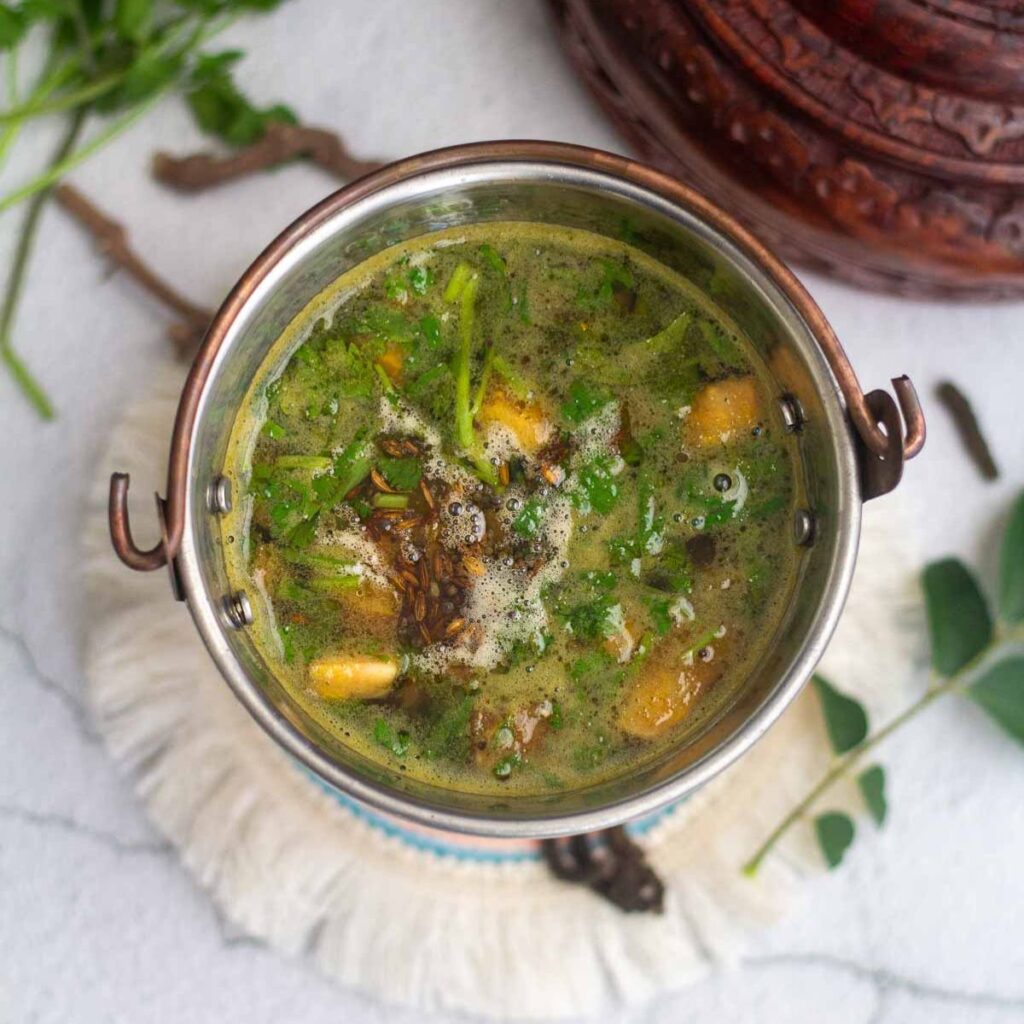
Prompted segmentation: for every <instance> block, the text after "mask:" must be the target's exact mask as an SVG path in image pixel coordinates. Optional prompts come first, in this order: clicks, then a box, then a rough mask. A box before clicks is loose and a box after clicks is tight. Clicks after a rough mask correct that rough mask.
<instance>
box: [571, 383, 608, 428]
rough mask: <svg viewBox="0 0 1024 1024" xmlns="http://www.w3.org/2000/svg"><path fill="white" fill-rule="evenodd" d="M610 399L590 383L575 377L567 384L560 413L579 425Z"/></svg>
mask: <svg viewBox="0 0 1024 1024" xmlns="http://www.w3.org/2000/svg"><path fill="white" fill-rule="evenodd" d="M610 401H611V396H610V395H608V394H606V393H605V392H603V391H602V390H601V389H599V388H597V387H595V386H594V385H592V384H587V383H586V382H585V381H582V380H579V379H577V380H574V381H573V382H572V384H570V385H569V394H568V397H567V398H566V400H565V402H563V403H562V415H563V416H564V417H565V418H566V419H567V420H568V421H569V422H570V423H572V424H574V425H576V426H579V424H581V423H582V422H583V421H584V420H587V419H590V417H591V416H593V415H594V413H596V412H597V411H598V410H599V409H603V408H604V407H605V406H606V405H607V404H608V403H609V402H610Z"/></svg>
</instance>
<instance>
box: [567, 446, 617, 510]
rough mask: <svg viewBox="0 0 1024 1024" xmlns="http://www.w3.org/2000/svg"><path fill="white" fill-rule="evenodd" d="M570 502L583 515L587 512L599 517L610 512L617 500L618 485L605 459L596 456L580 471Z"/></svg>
mask: <svg viewBox="0 0 1024 1024" xmlns="http://www.w3.org/2000/svg"><path fill="white" fill-rule="evenodd" d="M571 500H572V503H573V505H575V506H576V508H577V509H578V510H579V511H580V512H582V513H583V514H584V515H586V514H587V513H588V512H597V513H599V514H600V515H607V514H608V513H609V512H611V510H612V509H613V508H614V507H615V503H616V502H617V501H618V500H619V485H618V483H616V480H615V477H614V476H613V475H612V471H611V468H610V467H609V465H608V460H607V459H604V458H602V457H601V456H598V457H597V458H596V459H592V460H591V461H590V462H588V463H587V464H586V465H585V466H583V467H582V468H581V469H580V471H579V473H578V474H577V476H576V489H575V490H574V491H573V492H572V495H571Z"/></svg>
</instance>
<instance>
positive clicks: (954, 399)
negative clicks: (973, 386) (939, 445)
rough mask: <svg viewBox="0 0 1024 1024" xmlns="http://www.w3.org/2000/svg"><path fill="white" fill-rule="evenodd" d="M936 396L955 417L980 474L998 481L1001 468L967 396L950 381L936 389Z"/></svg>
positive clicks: (958, 429)
mask: <svg viewBox="0 0 1024 1024" xmlns="http://www.w3.org/2000/svg"><path fill="white" fill-rule="evenodd" d="M935 394H936V396H937V397H938V399H939V401H940V402H942V404H943V405H944V406H945V407H946V409H947V410H949V414H950V416H952V417H953V422H954V423H955V424H956V430H957V433H958V434H959V435H960V440H961V441H962V442H963V445H964V448H966V449H967V454H968V455H969V456H970V457H971V461H972V462H973V463H974V465H975V466H976V467H977V468H978V472H979V473H981V475H982V476H983V477H984V478H985V479H986V480H995V479H997V478H998V477H999V467H998V466H997V465H996V461H995V459H994V458H993V457H992V451H991V449H990V448H989V446H988V441H986V440H985V435H984V434H983V433H982V432H981V426H980V424H979V423H978V417H977V416H975V415H974V410H973V409H972V408H971V403H970V402H969V401H968V399H967V396H966V395H965V394H964V393H963V392H962V391H961V390H960V389H959V388H958V387H957V386H956V385H955V384H954V383H953V382H952V381H949V380H946V381H943V382H942V383H941V384H940V385H939V386H938V387H937V388H936V389H935Z"/></svg>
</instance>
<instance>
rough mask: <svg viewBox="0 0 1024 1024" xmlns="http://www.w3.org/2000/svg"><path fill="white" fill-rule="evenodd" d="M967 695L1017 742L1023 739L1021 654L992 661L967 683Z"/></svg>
mask: <svg viewBox="0 0 1024 1024" xmlns="http://www.w3.org/2000/svg"><path fill="white" fill-rule="evenodd" d="M967 695H968V696H969V697H970V698H971V700H973V701H974V702H975V703H977V704H978V705H980V706H981V707H982V708H984V709H985V710H986V711H987V712H988V713H989V714H990V715H991V716H992V718H993V719H995V721H996V722H997V723H998V724H999V725H1001V726H1002V727H1003V728H1004V729H1005V730H1006V731H1007V732H1008V733H1009V734H1010V735H1011V736H1012V737H1013V738H1014V739H1015V740H1017V742H1018V743H1024V657H1021V656H1020V655H1015V656H1013V657H1009V658H1004V659H1002V660H1001V661H998V662H996V663H995V664H994V665H992V666H991V667H990V668H989V669H988V670H987V671H986V672H985V673H984V674H983V675H982V676H981V678H980V679H978V680H977V681H976V682H974V683H972V684H971V686H970V687H968V690H967Z"/></svg>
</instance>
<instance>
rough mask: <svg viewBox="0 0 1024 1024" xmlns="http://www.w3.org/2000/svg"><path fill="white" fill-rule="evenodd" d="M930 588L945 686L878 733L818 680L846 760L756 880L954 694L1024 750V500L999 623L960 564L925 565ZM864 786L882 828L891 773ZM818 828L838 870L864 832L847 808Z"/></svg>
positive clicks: (1015, 520) (751, 870)
mask: <svg viewBox="0 0 1024 1024" xmlns="http://www.w3.org/2000/svg"><path fill="white" fill-rule="evenodd" d="M921 582H922V587H923V589H924V596H925V606H926V609H927V613H928V615H927V617H928V633H929V639H930V642H931V661H932V669H933V671H934V673H935V680H934V681H933V682H932V684H931V685H930V686H929V687H928V688H927V689H926V690H925V692H924V693H923V694H922V695H921V696H920V697H919V698H918V699H917V700H916V701H914V702H913V703H912V704H911V705H910V706H909V707H907V708H906V709H905V710H904V711H902V712H901V713H900V714H898V715H897V716H896V717H895V718H894V719H892V721H890V722H889V723H888V724H886V725H884V726H883V727H882V728H881V729H878V730H877V731H876V732H874V733H871V734H870V735H868V719H867V714H866V712H865V711H864V708H863V707H862V706H861V704H860V703H859V702H858V701H855V700H854V699H853V698H851V697H849V696H846V695H844V694H842V693H840V692H839V691H838V690H836V689H835V688H834V687H833V686H832V685H831V684H830V683H828V682H827V681H826V680H824V679H823V678H821V677H820V676H815V679H814V685H815V688H816V690H817V691H818V695H819V697H820V698H821V703H822V711H823V713H824V716H825V725H826V728H827V731H828V735H829V740H830V742H831V744H832V749H833V751H834V752H835V753H836V754H837V755H838V759H837V760H836V761H835V762H834V763H833V764H832V766H831V768H829V770H828V771H827V772H825V774H824V775H823V776H822V777H821V779H820V780H819V781H818V782H817V783H816V784H815V785H814V786H812V787H811V789H810V790H809V791H808V793H807V795H806V796H805V797H804V798H803V799H802V800H801V801H800V802H799V803H798V804H797V805H796V806H795V807H794V808H793V809H792V810H791V811H790V812H789V813H788V814H787V815H786V816H785V817H784V818H783V819H782V821H780V822H779V824H778V825H777V826H776V827H775V828H774V829H773V830H772V831H771V833H770V834H769V835H768V837H767V838H766V839H765V841H764V842H763V843H762V844H761V846H760V847H759V849H758V850H757V851H756V852H755V854H754V855H753V856H752V857H751V858H750V860H749V861H747V863H746V864H745V865H744V868H743V871H744V873H745V874H747V875H754V874H756V872H757V870H758V868H759V867H760V866H761V863H762V862H763V861H764V859H765V857H766V856H767V855H768V854H769V853H770V852H771V850H772V849H773V848H774V846H775V844H776V843H777V842H778V841H779V840H780V839H781V838H782V837H783V836H784V835H785V834H786V833H787V832H788V831H789V830H790V828H792V827H793V826H794V825H795V824H796V823H797V822H798V821H800V820H802V819H803V818H804V816H805V815H806V814H807V812H808V811H809V810H810V809H811V808H812V807H813V806H814V804H815V803H816V802H817V801H818V799H819V798H820V797H821V796H823V795H824V793H825V792H826V791H827V790H829V789H830V788H831V787H832V785H833V784H834V783H835V782H837V781H839V779H841V778H845V777H847V776H848V775H849V774H850V772H851V771H852V769H853V768H854V767H855V766H856V765H858V764H860V763H861V762H862V761H863V760H864V758H865V756H866V755H867V754H868V753H870V752H871V751H873V750H874V749H875V748H876V747H878V746H879V745H880V744H881V743H882V742H883V741H884V740H886V739H888V738H889V737H890V736H891V735H892V734H893V733H895V732H896V731H898V730H899V729H900V728H902V727H903V726H904V725H906V724H907V723H908V722H910V721H912V720H914V719H915V718H917V717H918V715H919V714H920V713H921V712H922V711H924V710H925V708H927V707H929V706H930V705H932V704H934V703H935V701H937V700H938V699H939V698H941V697H945V696H946V695H947V694H950V693H958V694H960V695H961V696H964V697H967V698H969V699H970V700H973V701H974V702H975V703H976V704H978V705H979V706H980V707H981V708H982V709H983V710H984V711H986V712H987V713H988V714H989V715H990V716H991V717H992V719H994V721H995V722H996V723H997V724H998V725H1000V726H1001V727H1002V728H1003V729H1004V730H1005V731H1006V732H1008V733H1009V734H1010V735H1011V736H1012V737H1013V738H1014V739H1016V740H1017V741H1018V742H1019V743H1022V744H1024V654H1022V653H1021V651H1020V645H1021V644H1022V643H1024V494H1021V495H1020V496H1019V497H1018V499H1017V501H1016V503H1015V504H1014V507H1013V510H1012V513H1011V516H1010V521H1009V524H1008V526H1007V529H1006V533H1005V535H1004V538H1003V545H1002V550H1001V559H1000V578H999V589H998V613H999V614H998V620H997V621H996V622H993V619H992V614H991V612H990V611H989V606H988V602H987V601H986V600H985V597H984V595H983V594H982V591H981V588H980V587H979V586H978V582H977V580H976V578H975V576H974V574H973V573H972V572H971V570H970V569H968V568H967V566H965V565H964V564H963V563H962V562H960V561H959V560H958V559H955V558H946V559H942V560H941V561H938V562H932V563H931V564H930V565H928V566H926V567H925V570H924V573H923V574H922V581H921ZM857 783H858V786H859V789H860V792H861V796H862V797H863V799H864V802H865V804H866V806H867V808H868V811H869V813H870V815H871V817H872V818H873V819H874V820H875V823H876V824H877V825H879V826H881V825H882V824H883V823H884V822H885V818H886V814H887V809H888V808H887V803H886V798H885V770H884V769H883V768H882V767H881V765H871V766H870V767H868V768H866V769H865V770H864V771H862V772H861V773H860V774H859V775H858V777H857ZM814 828H815V834H816V837H817V840H818V845H819V846H820V848H821V851H822V854H823V855H824V857H825V860H826V862H827V863H828V865H829V867H830V868H834V867H837V866H838V865H839V864H840V863H841V861H842V859H843V856H844V855H845V853H846V851H847V849H848V848H849V846H850V845H851V843H852V842H853V839H854V836H855V834H856V829H855V826H854V823H853V820H852V819H851V818H850V816H849V815H847V814H845V813H843V812H841V811H826V812H824V813H822V814H820V815H818V816H817V817H816V818H815V819H814Z"/></svg>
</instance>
